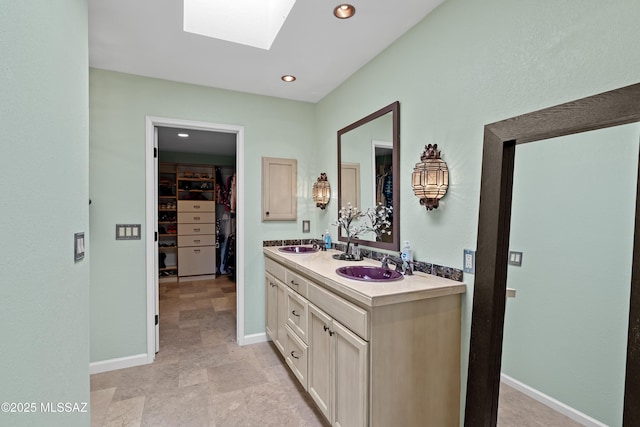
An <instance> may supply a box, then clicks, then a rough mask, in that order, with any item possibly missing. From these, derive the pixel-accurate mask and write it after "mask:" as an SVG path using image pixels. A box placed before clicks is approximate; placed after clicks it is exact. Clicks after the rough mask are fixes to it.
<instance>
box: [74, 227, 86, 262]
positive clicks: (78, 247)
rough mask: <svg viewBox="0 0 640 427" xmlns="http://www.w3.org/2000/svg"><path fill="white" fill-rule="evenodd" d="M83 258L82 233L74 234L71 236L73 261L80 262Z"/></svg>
mask: <svg viewBox="0 0 640 427" xmlns="http://www.w3.org/2000/svg"><path fill="white" fill-rule="evenodd" d="M82 258H84V233H75V234H74V235H73V259H74V260H75V261H80V260H81V259H82Z"/></svg>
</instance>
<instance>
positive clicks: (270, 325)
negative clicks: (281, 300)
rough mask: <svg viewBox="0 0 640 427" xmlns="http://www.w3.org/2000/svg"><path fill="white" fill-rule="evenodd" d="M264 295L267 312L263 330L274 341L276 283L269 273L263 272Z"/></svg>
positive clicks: (276, 320) (276, 319)
mask: <svg viewBox="0 0 640 427" xmlns="http://www.w3.org/2000/svg"><path fill="white" fill-rule="evenodd" d="M264 283H265V295H266V297H267V313H266V319H265V320H266V325H265V331H266V332H267V335H269V337H270V338H271V339H272V340H273V341H274V342H275V341H276V340H277V339H278V335H277V334H278V285H276V280H275V279H274V278H273V276H272V275H270V274H265V276H264Z"/></svg>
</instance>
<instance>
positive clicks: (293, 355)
mask: <svg viewBox="0 0 640 427" xmlns="http://www.w3.org/2000/svg"><path fill="white" fill-rule="evenodd" d="M291 357H293V358H294V359H300V356H296V353H295V351H294V350H291Z"/></svg>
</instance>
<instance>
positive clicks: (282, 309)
mask: <svg viewBox="0 0 640 427" xmlns="http://www.w3.org/2000/svg"><path fill="white" fill-rule="evenodd" d="M276 289H277V292H278V321H277V323H276V325H277V332H276V336H277V337H278V339H277V340H276V341H275V344H276V347H278V350H280V353H282V354H283V355H284V354H285V353H284V345H285V343H286V342H287V329H286V325H287V286H286V285H285V284H284V283H282V282H280V281H279V280H276Z"/></svg>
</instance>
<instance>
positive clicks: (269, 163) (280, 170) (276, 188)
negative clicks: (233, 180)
mask: <svg viewBox="0 0 640 427" xmlns="http://www.w3.org/2000/svg"><path fill="white" fill-rule="evenodd" d="M297 175H298V162H297V161H296V160H295V159H276V158H272V157H263V158H262V220H263V221H292V220H295V219H296V218H297V210H298V198H297V194H296V193H297V186H296V179H297Z"/></svg>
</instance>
